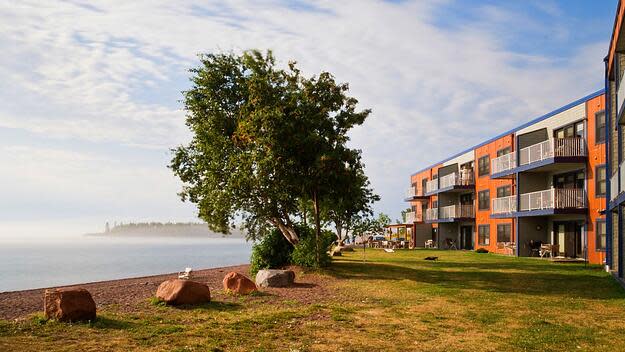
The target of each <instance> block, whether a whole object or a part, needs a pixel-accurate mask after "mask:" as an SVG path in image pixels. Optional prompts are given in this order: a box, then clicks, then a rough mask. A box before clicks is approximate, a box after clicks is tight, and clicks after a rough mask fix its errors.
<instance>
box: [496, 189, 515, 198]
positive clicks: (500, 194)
mask: <svg viewBox="0 0 625 352" xmlns="http://www.w3.org/2000/svg"><path fill="white" fill-rule="evenodd" d="M511 190H512V187H510V186H501V187H497V198H501V197H509V196H511V195H512V191H511Z"/></svg>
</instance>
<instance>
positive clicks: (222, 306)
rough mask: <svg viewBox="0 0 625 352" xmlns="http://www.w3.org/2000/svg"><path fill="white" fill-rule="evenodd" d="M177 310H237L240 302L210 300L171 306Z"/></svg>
mask: <svg viewBox="0 0 625 352" xmlns="http://www.w3.org/2000/svg"><path fill="white" fill-rule="evenodd" d="M171 307H172V308H176V309H179V310H210V311H215V312H230V311H235V310H239V309H240V308H241V304H239V303H235V302H223V301H210V302H207V303H202V304H196V305H191V304H183V305H179V306H171Z"/></svg>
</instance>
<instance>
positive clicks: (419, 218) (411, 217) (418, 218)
mask: <svg viewBox="0 0 625 352" xmlns="http://www.w3.org/2000/svg"><path fill="white" fill-rule="evenodd" d="M413 222H423V214H421V213H419V214H417V212H416V211H411V212H408V213H406V224H412V223H413Z"/></svg>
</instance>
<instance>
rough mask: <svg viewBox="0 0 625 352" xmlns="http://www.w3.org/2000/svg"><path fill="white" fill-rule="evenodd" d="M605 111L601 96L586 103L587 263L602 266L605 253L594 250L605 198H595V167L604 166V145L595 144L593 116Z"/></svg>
mask: <svg viewBox="0 0 625 352" xmlns="http://www.w3.org/2000/svg"><path fill="white" fill-rule="evenodd" d="M604 109H605V96H604V95H601V96H598V97H596V98H594V99H591V100H589V101H588V102H586V116H587V126H588V128H587V131H588V135H587V141H588V164H587V165H586V172H587V175H586V180H587V181H586V186H587V192H588V223H587V226H586V231H587V236H588V261H589V262H590V263H593V264H602V263H603V261H604V260H605V251H597V250H596V241H595V240H596V237H595V233H596V221H597V219H605V216H604V215H600V214H599V211H601V210H604V209H605V207H606V198H605V197H597V196H596V167H597V166H598V165H605V162H606V157H605V144H603V143H600V144H597V143H596V137H595V136H596V134H595V126H596V121H595V114H596V113H597V112H599V111H601V110H604Z"/></svg>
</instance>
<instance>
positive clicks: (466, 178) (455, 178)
mask: <svg viewBox="0 0 625 352" xmlns="http://www.w3.org/2000/svg"><path fill="white" fill-rule="evenodd" d="M439 180H440V181H439V182H440V183H439V185H440V188H441V189H442V188H447V187H453V186H469V185H473V184H475V180H474V177H473V170H472V169H463V170H460V171H459V172H454V173H452V174H449V175H445V176H443V177H441V178H439Z"/></svg>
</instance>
